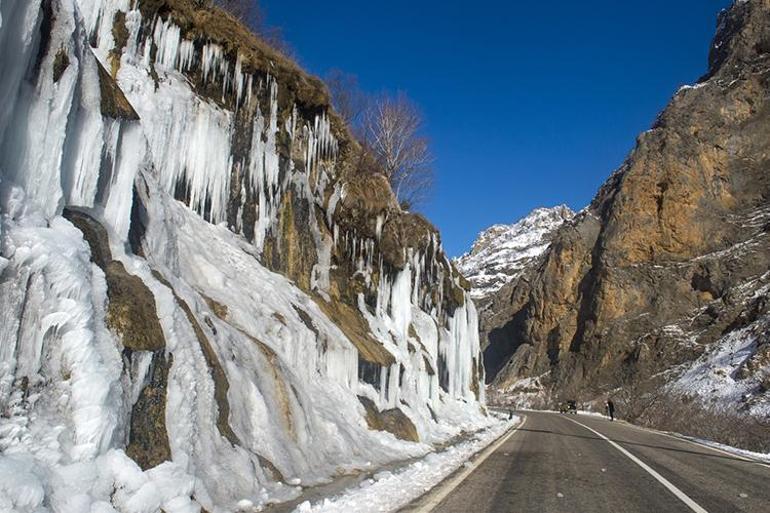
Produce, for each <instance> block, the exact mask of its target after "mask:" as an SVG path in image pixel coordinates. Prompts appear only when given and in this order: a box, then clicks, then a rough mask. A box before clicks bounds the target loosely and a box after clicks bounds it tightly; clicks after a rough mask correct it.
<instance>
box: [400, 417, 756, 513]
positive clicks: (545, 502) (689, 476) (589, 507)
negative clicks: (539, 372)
mask: <svg viewBox="0 0 770 513" xmlns="http://www.w3.org/2000/svg"><path fill="white" fill-rule="evenodd" d="M520 415H522V416H524V417H525V418H526V421H525V423H524V425H523V426H522V427H520V428H519V429H518V430H517V431H516V432H515V433H514V434H513V435H511V436H510V437H509V438H508V439H507V440H506V441H505V442H504V443H502V445H500V447H499V448H498V449H497V450H495V451H494V452H493V453H492V454H491V455H489V457H488V458H487V459H485V460H484V461H483V462H482V463H480V464H479V466H478V468H476V469H475V470H473V471H472V472H471V473H470V474H469V475H468V476H467V477H466V478H465V479H464V480H463V481H462V482H460V483H459V484H456V483H455V484H456V486H455V487H454V489H452V490H451V491H448V495H444V494H446V493H447V490H446V489H445V490H444V491H443V492H441V487H438V488H437V489H436V490H434V492H432V493H429V494H427V495H426V496H424V497H423V498H421V499H420V501H418V502H416V503H415V504H413V505H412V506H411V507H410V508H408V510H410V511H415V512H426V511H435V512H439V513H455V512H456V513H485V512H486V513H529V512H544V513H552V512H553V513H556V512H564V513H594V512H596V513H601V512H612V513H637V512H638V513H651V512H654V513H669V512H670V513H692V512H697V513H704V512H708V513H733V512H753V513H770V467H768V466H766V465H762V464H758V463H756V462H752V461H746V460H744V459H741V458H739V457H736V456H732V455H729V454H726V453H723V452H721V451H717V450H714V449H709V448H706V447H703V446H701V445H698V444H694V443H692V442H689V441H686V440H681V439H678V438H674V437H671V436H668V435H664V434H660V433H656V432H653V431H647V430H643V429H641V428H637V427H635V426H631V425H628V424H625V423H621V422H609V421H608V420H605V419H602V418H598V417H591V416H584V415H561V414H557V413H539V412H522V413H520ZM581 424H582V425H581ZM604 437H606V438H604ZM445 488H446V487H445Z"/></svg>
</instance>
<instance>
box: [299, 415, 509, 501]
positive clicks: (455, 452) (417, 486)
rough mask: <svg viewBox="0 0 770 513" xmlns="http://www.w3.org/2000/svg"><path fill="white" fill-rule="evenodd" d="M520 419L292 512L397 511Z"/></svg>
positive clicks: (497, 423) (500, 423)
mask: <svg viewBox="0 0 770 513" xmlns="http://www.w3.org/2000/svg"><path fill="white" fill-rule="evenodd" d="M520 422H521V419H520V418H519V417H517V416H514V417H513V418H512V419H510V420H507V419H506V420H505V421H494V422H493V423H491V424H490V425H489V426H488V427H487V428H486V429H485V430H483V431H481V432H479V433H477V434H476V435H474V436H473V438H471V439H470V440H466V441H464V442H461V443H459V444H457V445H454V446H452V447H450V448H448V449H447V450H445V451H443V452H433V453H430V454H428V455H427V456H425V458H423V459H421V460H419V461H416V462H414V463H412V464H410V465H407V466H406V467H404V468H403V469H400V470H398V471H396V472H387V471H386V472H381V473H378V474H375V475H374V477H373V478H371V479H367V480H365V481H364V482H362V483H361V484H360V485H359V486H358V487H357V488H351V489H349V490H348V491H346V492H345V493H343V494H342V495H339V496H337V497H333V498H329V499H324V500H323V501H320V502H317V503H315V504H311V503H310V502H309V501H306V502H303V503H302V504H300V505H299V507H297V509H295V510H294V513H348V512H351V511H355V512H357V513H366V512H375V511H376V512H384V511H396V510H398V509H399V508H402V507H404V506H405V505H407V504H409V503H410V502H412V501H413V500H415V499H417V498H418V497H420V496H421V495H423V494H424V493H425V492H427V491H428V490H430V489H431V488H433V487H434V486H436V485H438V484H439V483H440V482H441V481H443V480H444V479H445V478H446V477H447V476H449V475H450V474H451V473H452V472H454V471H455V470H457V469H458V468H460V466H462V465H463V464H464V463H465V462H467V461H468V459H469V458H471V457H472V456H473V455H474V454H476V453H478V452H479V451H481V450H483V449H484V448H485V447H487V446H488V445H490V444H492V443H493V442H494V441H495V440H497V439H498V438H500V437H501V436H502V435H503V434H504V433H505V432H506V431H508V430H509V429H511V428H512V427H513V426H515V425H518V424H519V423H520Z"/></svg>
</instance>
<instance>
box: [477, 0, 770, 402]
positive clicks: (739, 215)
mask: <svg viewBox="0 0 770 513" xmlns="http://www.w3.org/2000/svg"><path fill="white" fill-rule="evenodd" d="M769 52H770V2H768V1H767V0H750V1H739V2H736V3H735V4H734V5H733V6H732V7H731V8H730V9H729V10H727V11H725V12H724V13H722V15H721V16H720V19H719V28H718V30H717V34H716V37H715V39H714V43H713V46H712V50H711V53H710V58H709V70H708V73H707V74H706V75H705V76H704V77H703V78H702V79H701V80H700V81H699V82H698V84H696V85H695V86H692V87H684V88H682V89H681V90H679V91H678V92H677V93H676V94H675V95H674V97H673V99H672V100H671V102H670V104H669V105H668V107H667V108H666V109H665V110H664V111H663V112H662V113H661V114H660V116H659V117H658V119H657V120H656V122H655V124H654V126H653V127H652V129H651V130H649V131H647V132H645V133H644V134H642V135H641V136H640V137H639V138H638V141H637V145H636V148H635V149H634V150H633V152H632V153H631V154H630V155H629V157H628V159H627V160H626V162H625V163H624V164H623V165H622V166H621V168H620V169H619V170H618V171H616V172H615V173H614V174H613V175H612V176H611V177H610V178H609V179H608V180H607V182H606V183H605V184H604V185H603V186H602V188H601V189H600V191H599V192H598V194H597V196H596V197H595V199H594V201H593V202H592V204H591V205H590V207H589V208H588V209H587V210H586V211H584V212H582V213H581V214H579V215H578V216H576V217H575V219H573V220H572V221H571V222H569V223H567V224H565V226H563V227H562V228H561V229H560V231H559V232H558V234H557V235H556V237H555V239H554V241H553V243H552V244H551V247H550V249H549V251H548V253H547V254H546V257H545V260H544V262H543V264H542V266H541V267H540V268H539V269H538V270H537V271H536V272H535V273H533V275H532V276H531V277H530V278H529V279H527V280H519V283H518V285H517V286H516V287H515V288H514V289H513V290H512V291H510V292H509V293H508V294H507V296H506V297H505V303H506V305H505V307H506V308H507V311H508V315H507V321H506V322H505V323H504V324H500V325H499V327H497V328H496V329H497V330H498V333H505V335H506V336H505V337H504V339H503V340H502V341H501V342H500V343H498V344H497V345H496V347H490V348H488V349H487V352H486V359H487V367H488V368H490V369H494V371H495V372H493V373H492V374H496V375H495V376H491V375H490V378H491V379H492V378H493V379H494V383H495V385H496V386H497V387H498V388H499V389H502V390H505V389H512V388H515V387H516V383H517V382H519V381H520V380H522V379H527V382H526V383H527V386H530V385H531V383H532V380H533V379H535V378H537V379H536V381H537V382H538V386H540V387H542V389H544V390H545V391H551V392H555V393H558V394H563V395H570V396H579V397H584V398H590V397H595V396H597V395H599V394H601V393H603V392H607V391H609V390H612V389H614V388H616V387H618V386H624V385H625V386H633V385H638V384H639V383H643V382H648V380H652V381H653V382H660V381H671V380H672V379H675V376H677V375H678V374H681V372H682V370H683V369H684V368H687V366H688V365H690V362H692V361H694V360H696V359H697V358H699V356H701V355H702V354H703V353H704V352H706V353H710V352H711V351H713V349H714V347H715V346H714V345H715V344H717V345H719V344H720V343H721V342H724V340H725V339H724V337H727V336H729V334H730V333H732V332H733V331H734V330H737V329H740V328H745V327H746V326H749V325H752V324H754V323H757V322H760V323H761V322H762V320H763V319H764V318H765V317H766V316H767V314H768V308H767V301H766V299H765V298H766V296H767V288H766V285H767V284H768V282H769V281H770V273H769V272H768V270H769V269H770V207H768V199H770V172H768V170H769V169H770V162H769V161H768V159H769V158H770V153H769V150H770V139H769V138H768V135H769V134H770V103H769V102H768V85H769V84H768V79H769V78H770V76H769V75H768V65H769V64H770V53H769ZM492 333H493V334H494V333H495V330H492ZM758 337H759V338H757V340H756V343H754V346H753V350H751V351H750V353H751V354H750V355H748V356H749V357H753V356H752V355H754V354H755V353H757V354H761V353H762V351H764V352H766V351H767V338H768V335H767V333H766V332H764V333H763V332H762V331H761V330H760V331H759V335H758ZM763 348H764V349H763ZM706 357H707V355H704V356H703V358H706ZM747 361H748V358H746V355H744V356H743V357H741V358H740V359H736V363H735V368H734V369H732V370H731V371H730V372H737V368H738V367H741V366H743V364H744V363H745V362H747ZM752 368H753V370H752V371H746V372H745V373H744V374H743V376H744V377H743V378H737V377H736V380H738V379H744V380H746V381H745V382H746V384H747V385H746V387H745V388H746V390H748V391H749V393H748V396H749V397H748V398H745V399H744V403H745V404H742V406H744V407H746V408H754V407H759V406H757V405H758V404H759V403H762V404H766V402H767V391H766V389H765V388H762V385H761V383H762V381H763V379H764V376H765V374H766V373H767V372H768V369H767V367H762V368H760V366H757V365H755V366H753V367H752ZM497 369H501V370H500V372H499V373H498V372H496V371H497ZM541 397H542V396H541ZM762 408H764V406H763V407H762Z"/></svg>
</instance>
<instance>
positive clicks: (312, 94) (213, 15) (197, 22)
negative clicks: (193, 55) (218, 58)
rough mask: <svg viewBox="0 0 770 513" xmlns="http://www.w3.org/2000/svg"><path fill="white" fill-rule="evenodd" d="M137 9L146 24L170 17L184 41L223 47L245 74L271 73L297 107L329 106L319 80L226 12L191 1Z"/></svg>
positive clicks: (150, 3) (165, 0)
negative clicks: (239, 60)
mask: <svg viewBox="0 0 770 513" xmlns="http://www.w3.org/2000/svg"><path fill="white" fill-rule="evenodd" d="M139 8H140V10H141V11H142V14H143V15H144V16H145V18H146V19H147V20H151V19H153V17H155V16H156V15H160V16H162V17H166V16H169V17H170V18H171V19H172V20H173V21H174V23H176V24H177V25H179V27H180V28H181V29H182V35H183V37H185V38H187V39H198V38H201V39H206V40H208V41H210V42H212V43H217V44H219V45H220V46H222V48H223V49H224V51H225V53H226V54H235V53H240V54H241V55H242V57H243V59H244V71H246V72H251V73H254V72H258V71H262V72H265V73H270V74H271V75H272V76H274V77H275V78H276V79H277V80H278V81H279V82H280V83H282V84H284V85H285V86H286V87H288V88H289V89H290V90H292V91H293V92H294V93H295V96H296V98H297V100H298V102H299V103H302V104H303V105H305V106H307V107H311V108H328V107H329V106H330V103H331V102H330V99H329V93H328V91H327V90H326V86H325V85H324V83H323V82H322V81H321V80H320V79H319V78H317V77H314V76H312V75H309V74H308V73H306V72H305V71H304V70H303V69H302V68H300V66H299V65H298V64H297V63H296V62H295V61H294V60H293V59H292V58H291V57H289V56H288V55H286V54H284V53H282V52H280V51H278V50H277V49H275V48H273V47H272V46H270V44H269V43H267V42H266V41H265V40H263V39H262V38H260V37H259V36H258V35H257V34H255V33H254V32H252V31H251V29H249V28H248V27H247V26H246V25H244V23H243V22H242V21H241V20H239V19H238V18H236V17H235V16H233V15H232V14H230V13H229V12H227V11H226V10H224V9H222V8H220V7H197V6H196V5H195V2H194V1H193V0H144V1H142V2H140V3H139Z"/></svg>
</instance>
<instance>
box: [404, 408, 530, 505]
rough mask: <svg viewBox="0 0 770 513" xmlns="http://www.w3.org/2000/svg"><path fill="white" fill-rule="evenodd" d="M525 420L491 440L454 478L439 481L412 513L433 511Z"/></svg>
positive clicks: (514, 432) (525, 418) (524, 420)
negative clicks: (428, 496) (429, 495)
mask: <svg viewBox="0 0 770 513" xmlns="http://www.w3.org/2000/svg"><path fill="white" fill-rule="evenodd" d="M526 422H527V417H524V419H523V420H522V421H521V422H520V423H519V425H518V426H516V427H515V428H513V429H512V430H511V431H510V432H509V433H507V434H504V435H503V436H501V437H500V438H499V439H497V440H496V441H495V442H492V443H491V444H490V445H488V446H487V447H486V448H485V449H483V450H482V452H481V453H480V455H479V457H478V458H476V459H475V460H474V461H473V463H471V464H470V465H468V466H467V467H466V468H465V469H463V471H462V472H460V473H459V474H457V475H456V476H454V478H452V479H449V480H448V481H444V482H442V483H439V484H438V485H437V486H436V487H435V488H434V490H436V491H435V492H428V493H429V494H431V495H432V497H430V498H429V499H428V501H427V502H426V503H425V504H423V505H421V506H419V507H418V508H416V509H414V510H413V511H414V513H429V512H430V511H433V509H434V508H435V507H436V506H438V505H439V504H440V503H441V501H443V500H444V499H446V497H447V496H448V495H449V494H450V493H452V492H453V491H455V489H456V488H457V487H458V486H459V485H460V483H462V482H463V481H465V479H466V478H467V477H468V476H469V475H471V473H472V472H473V471H474V470H476V469H477V468H479V466H480V465H481V464H482V463H484V461H485V460H486V459H487V458H489V456H491V455H492V454H493V453H494V452H495V451H497V449H499V448H500V446H501V445H503V444H504V443H505V442H507V441H508V439H509V438H510V437H512V436H513V435H515V434H516V432H517V431H518V430H519V429H521V427H522V426H524V424H525V423H526Z"/></svg>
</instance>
